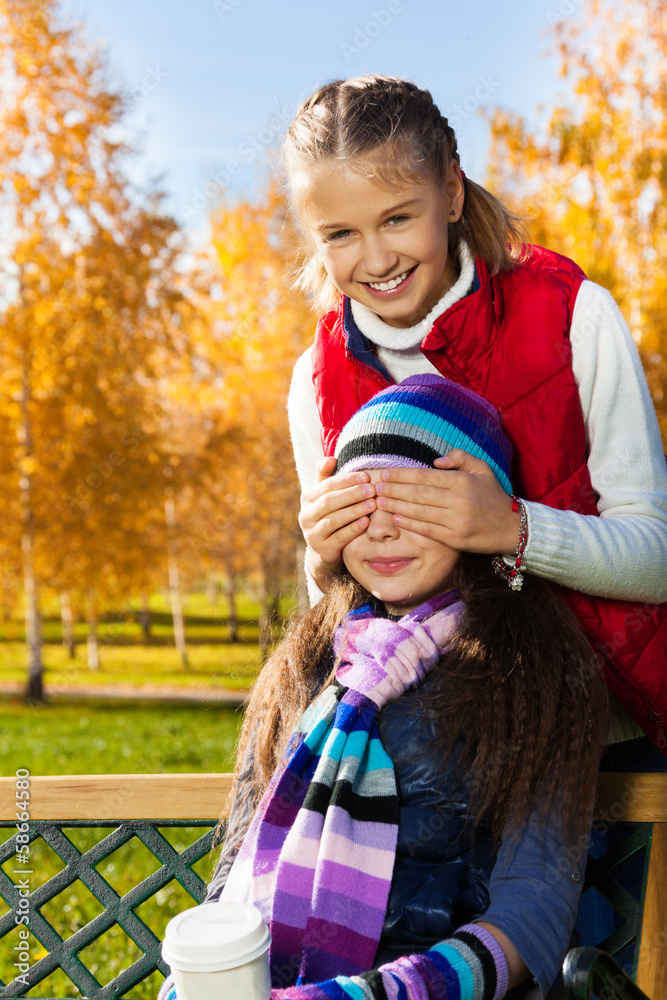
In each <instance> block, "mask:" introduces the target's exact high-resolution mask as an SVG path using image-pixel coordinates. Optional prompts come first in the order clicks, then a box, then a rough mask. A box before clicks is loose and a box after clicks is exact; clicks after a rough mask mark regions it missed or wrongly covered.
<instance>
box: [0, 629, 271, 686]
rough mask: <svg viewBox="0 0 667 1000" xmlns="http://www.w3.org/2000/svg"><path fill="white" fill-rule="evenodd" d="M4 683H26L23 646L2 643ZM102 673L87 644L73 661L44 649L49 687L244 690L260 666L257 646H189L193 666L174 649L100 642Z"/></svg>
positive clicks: (1, 676)
mask: <svg viewBox="0 0 667 1000" xmlns="http://www.w3.org/2000/svg"><path fill="white" fill-rule="evenodd" d="M0 658H1V659H0V684H2V683H3V682H5V683H12V684H23V683H24V682H25V680H26V647H25V644H24V643H23V642H0ZM99 658H100V668H99V670H90V669H89V668H88V664H87V660H86V647H85V645H82V646H79V647H77V652H76V657H75V659H73V660H72V659H70V657H69V655H68V653H67V651H66V650H65V649H64V648H63V647H62V646H59V645H58V646H57V645H53V646H44V647H43V660H44V688H45V691H46V694H47V697H48V693H49V690H51V691H55V690H58V691H63V690H66V689H67V688H77V687H78V688H81V687H94V686H95V685H99V684H103V685H113V684H136V685H138V686H141V685H144V684H151V685H152V684H163V685H166V686H168V687H204V688H233V689H235V690H236V689H239V688H241V689H245V688H248V687H250V685H251V684H252V683H253V681H254V679H255V677H256V675H257V672H258V670H259V668H260V666H261V662H262V661H261V653H260V650H259V646H258V645H257V644H256V643H234V644H232V643H229V642H225V643H220V644H218V645H209V644H202V645H194V644H193V645H191V646H188V660H189V664H190V665H189V667H188V668H187V669H186V668H185V667H183V665H182V664H181V662H180V659H179V656H178V652H177V651H176V648H175V647H174V646H166V645H165V646H153V645H150V646H144V645H139V644H137V645H113V646H112V645H105V644H103V643H100V649H99Z"/></svg>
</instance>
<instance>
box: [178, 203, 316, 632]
mask: <svg viewBox="0 0 667 1000" xmlns="http://www.w3.org/2000/svg"><path fill="white" fill-rule="evenodd" d="M292 244H293V240H292V234H291V230H290V226H289V223H288V219H287V214H286V210H285V205H284V201H283V198H282V195H281V194H280V192H279V191H278V189H277V187H275V186H269V187H268V188H267V190H266V192H265V194H264V196H263V197H262V198H261V199H259V200H258V201H254V202H252V203H250V202H240V203H238V204H236V205H233V206H224V207H222V208H221V209H220V210H219V211H218V212H216V213H215V214H214V216H213V218H212V245H213V248H214V254H215V259H214V262H213V264H214V271H213V273H212V274H210V275H209V285H208V289H207V294H206V296H205V301H204V302H203V303H202V307H201V311H202V313H204V314H205V316H206V322H205V323H203V324H202V325H201V327H200V333H199V338H198V339H197V337H195V343H194V345H193V352H194V353H195V354H196V356H197V357H198V358H199V363H200V365H201V367H202V371H205V372H206V373H207V381H208V384H209V386H210V387H211V389H210V390H209V392H208V395H207V396H206V397H201V396H200V404H201V403H202V402H203V399H204V398H206V405H205V407H204V408H201V406H200V412H201V413H202V417H203V419H204V421H205V422H206V426H207V427H208V428H209V430H208V432H207V433H209V434H211V435H216V436H217V439H218V442H219V443H218V448H219V449H220V448H221V447H222V445H221V442H222V440H223V436H224V434H225V433H226V434H227V437H226V439H225V447H226V449H227V454H229V456H230V458H229V460H227V461H218V462H217V464H216V465H214V466H212V467H211V468H210V469H209V470H208V472H207V473H205V474H204V475H202V478H201V495H200V498H199V502H198V504H196V505H195V508H193V510H192V515H191V525H192V528H191V537H193V536H197V535H198V534H199V535H202V534H206V535H207V537H208V539H209V554H210V555H213V554H215V555H214V558H215V561H219V565H220V567H221V569H222V570H223V572H224V573H225V575H226V577H227V580H228V596H229V599H230V604H231V606H232V607H233V604H234V587H233V581H234V577H235V576H236V574H238V573H239V572H241V571H243V572H244V573H245V574H248V573H250V572H254V573H256V574H257V575H258V576H259V579H260V580H261V592H262V615H261V617H262V622H263V625H264V628H263V630H262V632H263V640H264V641H266V640H267V637H268V633H269V626H270V623H271V618H272V615H273V613H274V611H275V607H276V604H277V600H278V596H279V593H280V589H281V581H282V580H284V578H285V577H286V576H289V577H293V575H294V572H295V569H296V556H295V546H296V542H297V540H298V537H299V535H298V527H297V520H296V515H297V511H298V495H299V489H298V482H297V478H296V473H295V469H294V460H293V457H292V450H291V445H290V439H289V429H288V426H287V413H286V400H287V393H288V389H289V382H290V378H291V373H292V368H293V365H294V362H295V361H296V359H297V357H298V356H299V355H300V354H301V353H302V351H303V350H304V349H305V347H306V345H307V343H308V342H309V341H310V338H311V337H312V331H313V327H314V321H313V318H312V315H311V314H310V313H309V310H308V304H307V302H306V300H305V299H304V297H303V296H302V295H301V294H300V293H297V292H295V291H294V290H293V289H292V288H291V287H290V282H289V274H288V271H289V266H290V259H291V258H290V255H291V252H292V251H291V247H292ZM219 454H220V452H219Z"/></svg>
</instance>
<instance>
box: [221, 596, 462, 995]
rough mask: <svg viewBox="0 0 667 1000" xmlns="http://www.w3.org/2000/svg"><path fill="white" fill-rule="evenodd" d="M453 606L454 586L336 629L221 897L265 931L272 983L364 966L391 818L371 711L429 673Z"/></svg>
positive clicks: (372, 943) (383, 891)
mask: <svg viewBox="0 0 667 1000" xmlns="http://www.w3.org/2000/svg"><path fill="white" fill-rule="evenodd" d="M462 610H463V604H462V602H461V601H460V599H459V597H458V594H457V592H455V591H454V592H451V593H448V594H444V595H440V596H439V597H437V598H434V599H433V600H431V601H428V602H426V603H425V604H423V605H422V606H421V607H419V608H417V609H416V610H415V611H412V612H410V613H409V614H407V615H405V616H404V617H403V618H401V619H400V620H399V621H397V622H395V621H390V620H388V619H386V618H378V617H377V616H376V613H375V611H374V609H373V608H372V607H371V606H370V605H364V606H363V607H362V608H359V609H358V610H356V611H353V612H351V613H350V614H349V615H348V616H347V617H346V619H345V620H344V622H343V624H342V625H341V626H340V627H339V629H338V630H337V632H336V636H335V641H334V652H335V654H336V658H337V661H338V668H337V670H336V681H335V683H334V684H332V685H331V686H329V687H328V688H326V689H325V690H324V691H323V692H322V694H321V695H320V696H319V697H318V698H317V699H316V700H315V701H314V702H313V704H312V705H311V706H310V707H309V708H308V709H307V711H306V712H305V713H304V715H303V717H302V718H301V720H300V722H299V725H298V727H297V730H296V731H295V732H294V733H293V735H292V737H291V739H290V743H289V745H288V748H287V751H286V753H285V755H284V758H283V763H282V764H281V766H280V767H279V768H278V769H277V771H276V773H275V775H274V776H273V778H272V780H271V782H270V783H269V786H268V788H267V790H266V792H265V794H264V796H263V798H262V800H261V802H260V804H259V806H258V809H257V811H256V813H255V816H254V817H253V820H252V823H251V825H250V828H249V830H248V833H247V835H246V837H245V840H244V842H243V845H242V847H241V850H240V852H239V854H238V856H237V858H236V860H235V862H234V865H233V866H232V869H231V871H230V873H229V877H228V879H227V883H226V885H225V888H224V890H223V893H222V896H221V902H248V903H254V905H255V906H257V907H258V909H259V910H260V912H261V914H262V916H263V918H264V921H265V922H266V923H267V924H268V925H269V928H270V930H271V938H272V944H271V953H270V962H271V970H272V981H273V985H274V986H275V987H290V986H296V987H297V989H298V987H299V986H300V984H306V983H311V984H312V983H317V982H319V981H322V980H329V979H331V978H332V977H334V976H344V977H354V976H358V975H359V974H360V973H362V972H363V971H364V970H368V969H371V968H372V966H373V960H374V958H375V953H376V951H377V947H378V942H379V939H380V934H381V931H382V926H383V923H384V917H385V912H386V908H387V900H388V896H389V888H390V883H391V877H392V871H393V867H394V859H395V852H396V842H397V835H398V815H399V806H398V796H397V792H396V781H395V775H394V767H393V763H392V761H391V758H390V757H389V756H388V754H387V753H386V752H385V750H384V748H383V746H382V743H381V741H380V736H379V732H378V727H377V719H376V716H377V712H378V710H379V709H380V708H382V706H383V705H385V704H387V702H389V701H393V700H395V699H397V698H399V697H400V696H401V695H402V694H403V693H404V692H405V691H406V690H408V688H411V687H414V686H416V685H417V684H419V683H420V682H421V681H422V680H423V679H424V677H425V676H426V675H427V673H428V672H429V671H430V670H432V668H433V667H434V666H435V665H436V663H437V662H438V660H439V658H440V655H441V653H443V652H446V651H447V649H448V648H449V645H450V643H451V641H452V638H453V636H454V633H455V630H456V625H457V622H458V620H459V617H460V615H461V612H462ZM279 992H282V991H279ZM304 995H305V994H304Z"/></svg>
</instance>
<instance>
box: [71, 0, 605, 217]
mask: <svg viewBox="0 0 667 1000" xmlns="http://www.w3.org/2000/svg"><path fill="white" fill-rule="evenodd" d="M585 2H586V0H515V2H505V3H499V2H497V0H466V2H465V3H463V2H459V0H456V2H453V0H376V2H372V0H362V2H358V0H336V2H335V3H334V2H332V0H292V2H289V3H285V2H283V3H277V2H273V0H65V2H64V7H65V9H66V10H67V11H69V12H72V13H73V14H74V15H75V16H76V18H77V19H78V20H81V21H82V22H83V23H84V25H85V28H86V32H87V35H88V37H89V39H90V40H91V41H93V42H100V43H101V44H102V45H103V46H104V47H105V48H106V49H107V51H108V56H109V61H110V63H111V66H112V68H113V70H114V72H115V73H116V75H117V79H118V80H119V81H120V82H122V83H123V84H124V86H125V87H126V88H127V89H129V90H130V92H131V93H132V94H133V96H134V101H135V110H134V112H133V115H132V119H131V121H132V125H133V127H134V128H135V129H136V130H137V132H138V133H139V134H140V135H141V144H142V147H143V151H144V152H143V155H142V157H141V160H140V162H138V163H137V164H136V165H135V167H134V170H135V173H136V175H137V176H138V177H142V176H146V175H150V176H155V175H157V174H162V175H163V186H164V187H165V189H166V190H167V192H168V193H169V199H170V200H169V207H170V210H171V211H172V212H174V214H175V215H176V217H177V218H178V219H179V220H180V221H181V222H184V223H185V224H186V225H188V226H189V228H190V230H191V231H192V232H193V233H195V232H197V231H200V230H201V228H202V226H203V225H204V224H205V219H206V215H207V213H208V211H209V209H210V207H212V206H213V204H214V202H215V200H216V198H217V197H219V194H220V192H221V191H222V189H223V188H224V191H225V196H226V197H229V198H234V197H236V196H239V195H242V196H251V197H252V195H253V193H254V192H255V191H256V190H257V188H258V184H259V183H260V178H261V173H262V170H263V169H264V164H265V160H266V149H267V146H269V145H271V144H272V143H274V142H275V141H277V140H278V139H279V135H280V131H281V129H282V128H284V125H285V124H287V122H288V121H289V117H290V116H291V114H293V112H294V110H295V109H296V107H297V105H298V103H299V101H300V100H301V99H302V98H303V97H304V96H306V95H307V94H308V93H310V92H311V90H313V89H314V88H315V87H316V86H318V85H319V84H321V83H323V82H325V81H327V80H331V79H335V78H337V77H348V76H357V75H359V74H361V73H367V72H374V73H375V72H381V73H389V74H392V75H398V76H405V77H409V78H411V79H414V80H415V81H416V82H418V83H419V84H421V85H422V86H426V87H428V88H429V89H430V90H431V91H432V93H433V95H434V97H435V99H436V101H437V102H438V104H439V105H440V108H441V110H442V111H443V112H444V113H448V116H449V117H450V120H451V121H452V123H453V124H455V126H456V131H457V136H458V139H459V149H460V152H461V162H462V165H463V167H464V169H465V170H466V172H467V173H468V174H469V176H471V177H473V178H475V179H483V174H484V168H485V162H486V156H487V151H488V131H487V126H486V125H485V122H484V120H483V117H482V115H481V114H480V110H484V109H486V110H489V109H490V108H492V107H493V106H502V107H505V108H509V109H511V110H513V111H516V112H520V113H523V114H526V115H528V117H529V118H530V119H531V120H535V119H536V115H537V113H538V112H537V107H538V105H539V104H540V103H542V104H545V105H546V106H549V105H551V104H552V102H553V101H554V99H555V98H556V96H557V93H558V88H559V86H562V82H561V81H559V79H558V63H557V60H556V58H555V56H554V55H549V54H548V49H549V48H550V45H551V42H552V34H551V27H550V25H551V22H553V21H554V20H555V19H556V18H559V17H577V16H578V12H579V11H580V10H581V6H582V4H583V3H585ZM234 164H238V166H237V167H235V166H234Z"/></svg>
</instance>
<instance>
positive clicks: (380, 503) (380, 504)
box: [377, 497, 387, 507]
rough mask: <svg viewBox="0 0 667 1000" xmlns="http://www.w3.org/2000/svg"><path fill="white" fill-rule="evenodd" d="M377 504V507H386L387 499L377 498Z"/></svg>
mask: <svg viewBox="0 0 667 1000" xmlns="http://www.w3.org/2000/svg"><path fill="white" fill-rule="evenodd" d="M377 502H378V507H386V506H387V498H386V497H378V501H377Z"/></svg>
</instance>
